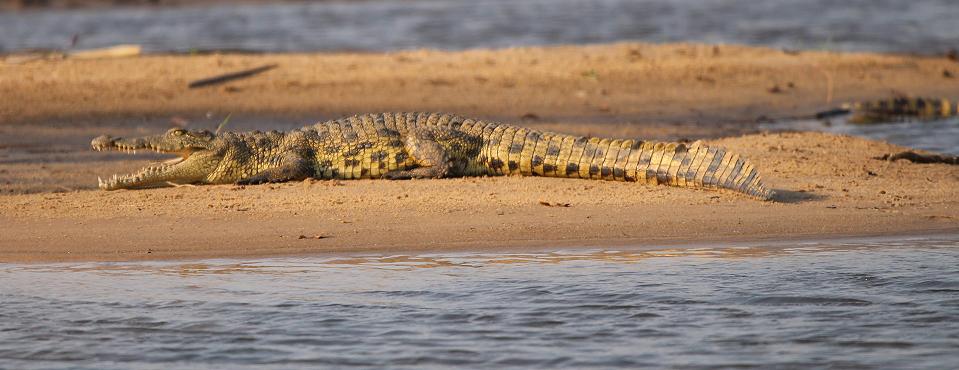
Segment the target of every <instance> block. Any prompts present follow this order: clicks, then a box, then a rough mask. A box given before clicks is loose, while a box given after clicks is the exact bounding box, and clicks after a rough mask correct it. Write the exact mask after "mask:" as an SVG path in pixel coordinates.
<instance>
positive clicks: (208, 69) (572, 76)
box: [0, 44, 959, 262]
mask: <svg viewBox="0 0 959 370" xmlns="http://www.w3.org/2000/svg"><path fill="white" fill-rule="evenodd" d="M271 63H276V64H278V65H279V67H278V68H277V69H275V70H272V71H269V72H266V73H263V74H261V75H258V76H255V77H252V78H249V79H245V80H240V81H236V82H231V83H227V84H224V85H220V86H214V87H208V88H201V89H188V88H187V87H186V85H187V84H188V83H189V82H190V81H193V80H196V79H200V78H204V77H209V76H212V75H216V74H220V73H226V72H231V71H236V70H240V69H244V68H250V67H256V66H259V65H264V64H271ZM944 70H947V71H950V72H951V74H952V75H956V74H959V64H957V63H955V62H953V61H950V60H947V59H946V58H931V57H909V56H893V55H875V54H837V53H827V52H810V51H803V52H783V51H779V50H771V49H762V48H748V47H739V46H721V47H713V46H703V45H685V44H674V45H649V44H615V45H597V46H577V47H572V46H569V47H552V48H521V49H508V50H473V51H466V52H438V51H409V52H400V53H387V54H303V55H203V56H147V57H138V58H126V59H109V60H60V61H32V62H26V63H18V64H13V63H9V62H0V95H2V96H3V97H4V99H3V100H2V101H0V262H22V261H65V260H131V259H170V258H208V257H236V256H269V255H279V254H309V253H322V252H366V251H369V252H383V253H404V252H412V251H431V250H477V249H498V250H528V249H533V248H548V247H558V246H562V247H570V246H590V247H597V246H608V247H618V246H634V245H650V246H662V245H676V244H688V243H717V242H718V243H724V242H732V241H757V240H782V239H803V238H822V237H830V236H854V235H888V234H902V233H930V232H935V233H941V232H956V231H959V211H957V209H959V200H957V197H956V194H957V190H956V189H957V188H959V186H957V185H959V169H957V168H956V166H948V165H917V164H911V163H906V162H894V163H890V162H884V161H879V160H874V159H871V158H872V157H875V156H879V155H882V154H886V153H890V152H895V151H899V150H903V149H904V148H901V147H896V146H893V145H889V144H885V143H880V142H875V141H869V140H866V139H860V138H853V137H845V136H836V135H828V134H819V133H772V134H765V133H756V132H755V131H756V127H757V125H756V122H757V121H761V120H766V119H775V118H785V117H798V116H806V115H809V114H812V113H814V112H815V111H817V110H822V109H825V108H827V107H829V106H832V105H836V104H838V103H840V102H843V101H849V100H859V99H868V98H879V97H886V96H889V95H891V94H894V93H902V94H913V95H930V96H932V95H935V96H945V97H951V98H955V97H956V96H955V95H954V94H955V93H956V91H959V81H957V79H955V78H948V77H944V73H943V71H944ZM390 110H413V111H428V110H439V111H450V112H456V113H460V114H463V115H469V116H475V117H482V118H491V119H498V120H501V121H505V122H510V123H517V124H524V125H527V126H531V127H535V128H540V129H547V130H553V131H560V132H569V133H576V134H591V135H602V136H617V137H641V138H657V139H679V138H688V139H698V138H706V139H708V142H709V143H711V144H715V145H722V146H725V147H727V148H729V149H731V150H734V151H737V152H739V153H741V154H744V155H746V156H747V157H749V158H750V159H751V160H752V161H753V162H755V163H756V164H757V165H758V166H759V168H760V171H761V173H762V175H763V177H764V178H765V179H766V182H767V184H768V185H770V186H771V187H772V188H774V189H776V190H777V191H778V192H779V194H780V195H779V196H778V197H777V199H776V201H775V202H759V201H755V200H751V199H747V198H744V197H741V196H739V195H736V194H731V193H725V192H716V191H701V190H689V189H675V188H667V187H650V186H644V185H638V184H633V183H613V182H602V181H584V180H574V179H549V178H519V177H508V178H470V179H444V180H414V181H400V182H391V181H342V182H337V181H333V182H328V181H307V182H297V183H288V184H273V185H262V186H248V187H235V186H203V187H182V188H165V189H154V190H142V191H117V192H102V191H97V190H95V189H94V186H95V184H96V176H98V175H100V176H109V175H110V174H112V173H114V172H128V171H131V170H133V169H136V168H138V167H140V166H142V165H144V164H146V163H147V162H148V161H149V160H150V159H155V158H158V157H131V156H125V155H120V154H103V153H95V152H92V151H89V149H88V147H87V145H88V143H89V140H90V139H91V138H92V137H94V136H96V135H99V134H102V133H110V134H114V135H127V136H129V135H138V134H149V133H154V132H159V131H162V130H164V129H166V128H167V127H169V126H170V122H171V121H175V122H177V123H179V124H184V123H186V124H187V125H188V126H189V127H203V128H209V127H213V126H215V125H216V124H217V122H219V120H221V119H222V118H223V117H224V116H225V115H226V114H228V113H232V114H233V119H232V120H231V124H230V127H229V128H231V129H236V130H241V129H252V128H259V129H270V128H274V127H275V128H279V129H289V128H294V127H298V126H301V125H305V124H307V123H310V122H311V121H315V120H319V119H325V118H331V117H336V116H339V115H342V114H349V113H357V112H371V111H390ZM743 135H744V136H743ZM730 136H731V137H730ZM541 202H547V203H569V204H570V206H569V207H548V206H544V205H542V204H541Z"/></svg>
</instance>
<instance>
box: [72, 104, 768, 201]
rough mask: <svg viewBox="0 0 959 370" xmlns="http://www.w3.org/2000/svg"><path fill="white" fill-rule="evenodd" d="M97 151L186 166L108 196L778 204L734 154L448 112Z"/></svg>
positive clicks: (182, 137)
mask: <svg viewBox="0 0 959 370" xmlns="http://www.w3.org/2000/svg"><path fill="white" fill-rule="evenodd" d="M91 145H92V146H93V149H95V150H121V151H128V152H135V151H136V150H155V151H158V152H163V153H171V154H177V155H179V156H180V157H179V158H176V159H173V160H170V161H167V162H164V163H157V164H153V165H150V166H147V167H145V168H143V169H142V170H140V171H138V172H136V173H133V174H130V175H114V176H113V178H111V179H109V180H106V181H104V180H102V179H101V180H100V188H101V189H104V190H116V189H134V188H147V187H157V186H166V185H176V184H230V183H236V184H259V183H266V182H283V181H291V180H303V179H306V178H311V177H312V178H321V179H362V178H386V179H410V178H443V177H461V176H481V175H489V176H496V175H524V176H549V177H566V178H583V179H596V180H618V181H631V182H640V183H646V184H653V185H655V184H661V185H671V186H679V187H691V188H716V189H729V190H733V191H736V192H739V193H742V194H746V195H749V196H751V197H754V198H758V199H763V200H768V199H771V198H772V196H773V192H772V191H771V190H770V189H767V188H766V186H765V185H764V184H763V182H762V179H761V177H760V176H759V173H758V172H757V170H756V167H755V166H753V164H751V163H750V162H748V161H747V160H746V159H745V158H743V157H741V156H739V155H738V154H734V153H731V152H727V151H726V150H725V149H722V148H717V147H708V146H706V145H704V144H702V143H701V142H695V143H692V144H683V143H663V142H648V141H639V140H631V139H605V138H592V137H582V136H572V135H563V134H557V133H551V132H540V131H536V130H531V129H527V128H522V127H516V126H510V125H503V124H499V123H493V122H486V121H481V120H474V119H467V118H463V117H459V116H455V115H449V114H441V113H383V114H365V115H357V116H353V117H348V118H343V119H339V120H333V121H327V122H321V123H317V124H315V125H312V126H307V127H303V128H301V129H298V130H294V131H290V132H286V133H281V132H275V131H273V132H267V133H262V132H258V131H253V132H246V133H233V132H227V133H221V134H215V133H212V132H209V131H205V130H201V131H187V130H182V129H171V130H169V131H167V132H166V133H165V134H162V135H156V136H146V137H141V138H133V139H123V138H113V137H110V136H100V137H97V138H95V139H93V142H92V143H91Z"/></svg>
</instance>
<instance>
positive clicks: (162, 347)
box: [0, 235, 959, 369]
mask: <svg viewBox="0 0 959 370" xmlns="http://www.w3.org/2000/svg"><path fill="white" fill-rule="evenodd" d="M0 281H2V284H0V302H2V304H0V368H11V369H43V368H65V367H68V368H73V369H131V368H132V369H170V368H190V369H204V368H210V369H214V368H217V369H219V368H271V369H283V368H290V369H293V368H303V367H310V366H317V365H325V366H329V367H337V368H341V367H344V368H345V367H350V368H383V367H387V366H389V367H391V368H410V369H423V368H436V367H460V368H462V367H472V368H503V367H512V368H635V367H652V368H686V369H698V368H715V367H730V368H753V367H761V368H844V369H845V368H855V369H859V368H866V369H868V368H900V369H902V368H910V369H947V368H954V367H955V364H956V363H959V236H955V235H954V236H945V237H933V238H928V237H924V238H899V239H876V240H863V239H860V240H858V241H841V240H840V241H830V242H807V243H779V244H771V245H759V244H757V245H746V246H728V245H727V246H722V245H720V246H716V247H714V248H691V249H690V248H684V249H659V250H657V249H644V250H602V249H593V250H589V249H583V250H566V251H553V252H536V253H521V254H502V253H457V254H439V255H414V256H381V255H358V256H326V257H303V258H292V257H290V258H271V259H257V260H251V261H243V260H204V261H189V262H129V263H81V264H40V265H33V264H26V265H0Z"/></svg>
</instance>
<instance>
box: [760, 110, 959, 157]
mask: <svg viewBox="0 0 959 370" xmlns="http://www.w3.org/2000/svg"><path fill="white" fill-rule="evenodd" d="M760 129H763V130H773V131H779V130H800V131H824V132H831V133H836V134H846V135H855V136H862V137H867V138H870V139H874V140H882V141H888V142H890V143H893V144H898V145H902V146H906V147H910V148H917V149H923V150H930V151H933V152H939V153H947V154H953V155H959V118H952V119H946V120H939V121H928V122H896V123H884V124H869V125H854V124H850V123H846V121H845V119H836V120H831V121H830V122H828V123H826V122H823V121H819V120H795V121H783V122H777V123H771V124H763V125H760Z"/></svg>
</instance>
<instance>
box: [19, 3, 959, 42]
mask: <svg viewBox="0 0 959 370" xmlns="http://www.w3.org/2000/svg"><path fill="white" fill-rule="evenodd" d="M956 19H959V7H956V6H955V2H954V1H953V0H910V1H903V0H844V1H834V0H763V1H756V0H404V1H398V0H370V1H318V2H301V3H286V4H269V5H220V6H213V7H182V8H161V9H154V8H150V7H137V8H120V9H95V10H89V9H88V10H53V11H43V12H39V11H36V12H11V13H0V51H4V50H6V51H11V50H20V49H23V48H53V49H63V48H66V47H67V46H69V44H70V42H71V40H72V38H73V35H77V36H78V40H79V46H80V47H84V48H90V47H102V46H108V45H115V44H120V43H136V44H142V45H144V47H145V48H146V49H147V50H149V51H181V52H182V51H189V50H192V49H242V50H260V51H313V50H396V49H411V48H440V49H463V48H476V47H506V46H519V45H542V44H569V43H573V44H579V43H598V42H613V41H622V40H639V41H649V42H676V41H693V42H708V43H737V44H751V45H766V46H773V47H786V48H803V49H822V48H825V49H831V50H870V51H891V52H914V53H922V54H938V53H942V52H944V51H946V50H948V49H949V48H954V47H956V42H957V41H959V38H957V35H956V32H955V20H956Z"/></svg>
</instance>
